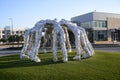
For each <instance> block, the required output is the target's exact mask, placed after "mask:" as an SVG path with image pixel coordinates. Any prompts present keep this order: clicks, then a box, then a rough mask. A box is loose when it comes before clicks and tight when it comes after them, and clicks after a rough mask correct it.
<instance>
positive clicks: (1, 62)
mask: <svg viewBox="0 0 120 80" xmlns="http://www.w3.org/2000/svg"><path fill="white" fill-rule="evenodd" d="M44 55H45V56H44ZM47 55H48V56H49V53H47V54H42V56H43V58H42V56H41V62H39V63H36V62H34V61H31V60H30V59H20V58H19V55H11V56H5V57H0V69H5V68H16V67H30V66H44V65H49V64H61V63H64V62H63V61H62V56H60V57H58V61H57V62H53V60H52V56H51V55H50V56H49V57H47ZM72 58H73V56H72V55H71V56H69V57H68V59H69V60H70V61H73V59H72Z"/></svg>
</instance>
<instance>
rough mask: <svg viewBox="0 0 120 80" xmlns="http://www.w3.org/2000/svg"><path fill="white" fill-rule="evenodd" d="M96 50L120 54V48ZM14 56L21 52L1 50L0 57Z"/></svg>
mask: <svg viewBox="0 0 120 80" xmlns="http://www.w3.org/2000/svg"><path fill="white" fill-rule="evenodd" d="M94 50H97V51H104V52H120V47H112V48H94ZM14 54H20V50H2V48H0V57H2V56H8V55H14Z"/></svg>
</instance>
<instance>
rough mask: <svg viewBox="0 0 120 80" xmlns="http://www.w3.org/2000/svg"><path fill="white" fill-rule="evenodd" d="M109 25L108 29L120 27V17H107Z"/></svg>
mask: <svg viewBox="0 0 120 80" xmlns="http://www.w3.org/2000/svg"><path fill="white" fill-rule="evenodd" d="M107 26H108V30H109V29H118V28H120V18H107Z"/></svg>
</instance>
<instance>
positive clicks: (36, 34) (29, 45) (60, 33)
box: [20, 19, 95, 62]
mask: <svg viewBox="0 0 120 80" xmlns="http://www.w3.org/2000/svg"><path fill="white" fill-rule="evenodd" d="M68 30H70V31H71V32H72V33H73V34H74V37H75V48H76V55H75V57H74V58H73V59H75V60H81V59H85V58H88V57H91V56H93V55H94V54H95V52H94V50H93V47H92V45H91V43H90V42H89V40H88V38H87V35H86V32H85V30H84V29H83V28H81V27H79V26H77V25H76V24H75V23H72V22H70V21H67V20H64V19H62V20H61V21H59V22H58V21H57V20H41V21H39V22H37V23H36V24H35V26H34V27H33V28H31V29H29V30H27V31H26V32H25V35H24V44H23V48H22V50H21V53H20V58H30V59H31V61H35V62H40V61H41V60H40V58H39V57H38V50H39V47H40V44H41V39H42V37H43V39H44V43H43V45H44V46H43V48H44V47H45V44H46V41H47V40H46V39H47V35H49V36H50V38H51V44H52V48H53V61H54V62H56V61H57V47H58V44H60V46H61V50H62V53H63V62H67V61H68V54H67V52H71V51H72V49H71V44H70V41H69V34H68ZM43 31H45V32H44V36H43V35H42V32H43ZM83 51H84V53H83Z"/></svg>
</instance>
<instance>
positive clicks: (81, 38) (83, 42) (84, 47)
mask: <svg viewBox="0 0 120 80" xmlns="http://www.w3.org/2000/svg"><path fill="white" fill-rule="evenodd" d="M80 33H81V36H80V40H81V44H82V48H83V50H84V51H85V53H84V54H83V55H82V58H87V57H90V56H91V52H90V50H89V48H88V46H87V42H86V39H85V36H84V33H83V32H82V31H80Z"/></svg>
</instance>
